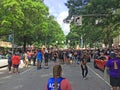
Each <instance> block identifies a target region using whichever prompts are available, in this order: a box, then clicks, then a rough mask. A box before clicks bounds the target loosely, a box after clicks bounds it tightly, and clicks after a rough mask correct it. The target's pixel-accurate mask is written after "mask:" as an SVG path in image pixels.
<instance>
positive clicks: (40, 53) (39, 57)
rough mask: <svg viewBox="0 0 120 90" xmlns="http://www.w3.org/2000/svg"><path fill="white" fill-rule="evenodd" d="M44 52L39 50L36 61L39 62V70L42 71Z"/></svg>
mask: <svg viewBox="0 0 120 90" xmlns="http://www.w3.org/2000/svg"><path fill="white" fill-rule="evenodd" d="M42 57H43V56H42V52H41V49H39V50H38V52H37V56H36V60H37V70H38V69H41V64H42Z"/></svg>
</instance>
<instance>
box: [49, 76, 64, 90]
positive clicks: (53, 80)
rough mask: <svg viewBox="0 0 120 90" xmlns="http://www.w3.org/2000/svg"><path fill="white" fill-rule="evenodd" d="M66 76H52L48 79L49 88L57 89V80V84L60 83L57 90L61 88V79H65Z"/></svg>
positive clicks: (51, 89)
mask: <svg viewBox="0 0 120 90" xmlns="http://www.w3.org/2000/svg"><path fill="white" fill-rule="evenodd" d="M63 79H64V78H62V77H59V78H50V79H49V80H48V85H47V87H48V90H55V84H54V83H55V82H57V84H58V87H57V88H58V89H57V90H61V89H60V83H61V81H62V80H63Z"/></svg>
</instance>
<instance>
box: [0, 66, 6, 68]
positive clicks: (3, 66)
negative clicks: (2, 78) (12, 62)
mask: <svg viewBox="0 0 120 90" xmlns="http://www.w3.org/2000/svg"><path fill="white" fill-rule="evenodd" d="M7 66H8V65H4V66H0V68H4V67H7Z"/></svg>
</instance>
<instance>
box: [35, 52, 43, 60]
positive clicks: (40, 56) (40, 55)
mask: <svg viewBox="0 0 120 90" xmlns="http://www.w3.org/2000/svg"><path fill="white" fill-rule="evenodd" d="M36 59H37V60H42V53H41V52H38V53H37V56H36Z"/></svg>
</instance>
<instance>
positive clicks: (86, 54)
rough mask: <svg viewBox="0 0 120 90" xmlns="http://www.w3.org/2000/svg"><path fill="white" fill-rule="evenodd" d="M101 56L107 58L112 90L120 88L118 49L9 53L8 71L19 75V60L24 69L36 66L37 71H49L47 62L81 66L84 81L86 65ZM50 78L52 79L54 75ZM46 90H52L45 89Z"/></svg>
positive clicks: (38, 50) (44, 50)
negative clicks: (42, 69) (22, 63)
mask: <svg viewBox="0 0 120 90" xmlns="http://www.w3.org/2000/svg"><path fill="white" fill-rule="evenodd" d="M103 55H107V56H109V59H110V60H109V61H108V62H107V64H106V67H107V68H108V73H109V74H110V84H111V86H112V87H113V90H117V89H116V87H120V51H119V49H102V50H100V49H95V50H91V49H84V50H75V49H66V50H59V49H58V50H54V49H47V48H39V49H36V50H27V51H26V52H24V53H23V54H22V55H21V56H20V55H19V53H18V52H17V53H14V55H12V54H11V53H8V69H9V71H11V72H12V73H19V65H20V60H21V59H22V60H23V62H24V67H25V68H27V67H29V66H31V65H33V66H36V69H37V70H40V69H41V68H42V67H44V68H45V69H49V62H51V61H52V62H53V63H54V65H57V64H59V65H60V64H66V65H71V64H76V65H80V66H81V70H82V76H83V78H84V79H86V78H87V75H88V67H87V63H88V62H90V61H91V60H92V59H95V58H97V57H101V56H103ZM118 56H119V57H118ZM113 61H115V63H113ZM114 65H115V66H114ZM11 67H12V69H11ZM56 67H61V66H56ZM54 68H55V67H54ZM54 68H53V70H54ZM61 71H62V69H61V70H60V72H61ZM56 72H57V71H56ZM60 72H59V74H60ZM60 75H61V74H60ZM60 75H59V77H60V80H62V79H64V78H61V76H60ZM52 78H54V75H53V77H52ZM55 78H56V76H55ZM54 80H55V79H54ZM50 81H51V79H50ZM63 81H64V80H63ZM59 83H60V82H59ZM49 88H50V87H49ZM52 88H53V87H52ZM59 88H60V87H59ZM70 88H71V87H70ZM46 90H52V89H46ZM63 90H64V89H63ZM65 90H71V89H65Z"/></svg>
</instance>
